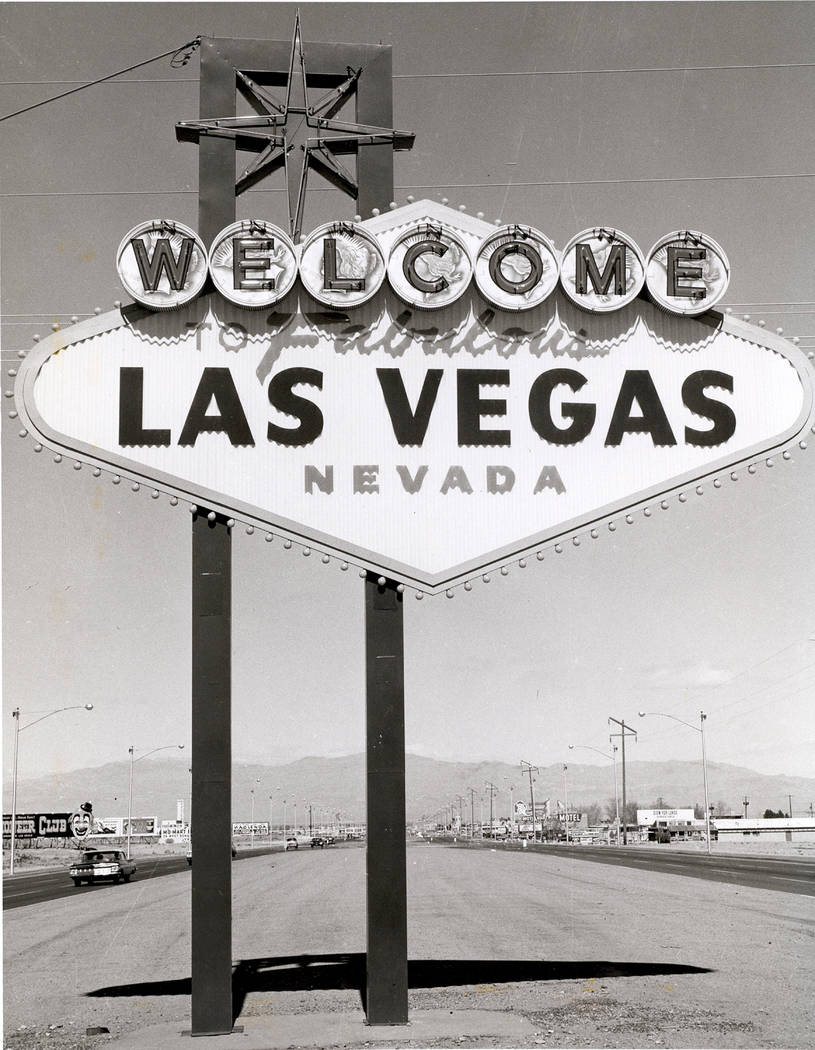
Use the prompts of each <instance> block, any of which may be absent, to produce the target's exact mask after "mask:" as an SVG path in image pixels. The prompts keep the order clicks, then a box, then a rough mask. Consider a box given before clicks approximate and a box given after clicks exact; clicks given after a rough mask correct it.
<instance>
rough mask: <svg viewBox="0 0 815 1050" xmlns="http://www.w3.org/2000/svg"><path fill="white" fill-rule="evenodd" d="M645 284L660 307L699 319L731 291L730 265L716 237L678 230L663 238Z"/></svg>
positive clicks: (652, 257)
mask: <svg viewBox="0 0 815 1050" xmlns="http://www.w3.org/2000/svg"><path fill="white" fill-rule="evenodd" d="M645 281H646V285H647V287H648V294H649V295H650V296H651V298H652V299H653V300H654V302H655V303H656V304H657V306H661V307H662V309H663V310H668V311H669V312H670V313H673V314H682V315H683V316H685V317H695V316H697V315H698V314H703V313H704V312H705V311H706V310H710V309H711V308H712V307H713V306H715V305H716V303H718V302H719V300H720V299H721V298H722V296H723V295H724V293H725V292H726V291H727V286H728V284H729V283H730V263H729V262H728V259H727V256H726V255H725V253H724V249H722V248H720V247H719V245H718V244H717V243H716V242H715V241H714V240H713V238H712V237H708V236H707V234H704V233H695V232H694V231H692V230H677V231H676V232H675V233H668V234H666V235H665V236H664V237H660V239H659V240H658V241H657V243H656V244H655V245H654V247H653V248H652V249H651V251H650V252H649V253H648V261H647V264H646V268H645ZM671 282H672V283H673V289H672V288H671ZM672 290H673V291H674V292H676V293H677V294H675V295H673V294H671V291H672ZM700 293H701V294H700Z"/></svg>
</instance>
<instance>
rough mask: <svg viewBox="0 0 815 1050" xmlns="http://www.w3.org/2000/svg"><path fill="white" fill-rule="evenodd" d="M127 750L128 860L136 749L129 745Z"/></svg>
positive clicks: (128, 857) (131, 826) (128, 856)
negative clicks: (128, 757) (128, 771)
mask: <svg viewBox="0 0 815 1050" xmlns="http://www.w3.org/2000/svg"><path fill="white" fill-rule="evenodd" d="M127 750H128V752H129V753H130V778H129V780H128V787H127V859H128V860H130V836H131V834H132V828H133V760H134V759H133V756H134V753H135V750H136V749H135V747H133V745H132V744H131V745H130V747H129V748H128V749H127Z"/></svg>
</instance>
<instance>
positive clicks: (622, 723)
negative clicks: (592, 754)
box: [609, 717, 637, 846]
mask: <svg viewBox="0 0 815 1050" xmlns="http://www.w3.org/2000/svg"><path fill="white" fill-rule="evenodd" d="M609 722H613V723H614V724H615V725H618V726H619V727H620V732H619V733H612V734H611V735H610V736H609V740H612V739H613V737H615V736H618V737H620V739H621V741H622V760H623V845H624V846H627V845H628V819H627V817H626V812H625V809H626V799H625V737H626V734H627V733H628V734H630V735H631V736H633V737H634V743H636V742H637V731H636V729H632V728H631V726H627V725H626V724H625V719H622V721H621V720H620V719H619V718H611V717H609Z"/></svg>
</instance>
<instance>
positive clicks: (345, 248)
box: [300, 222, 385, 307]
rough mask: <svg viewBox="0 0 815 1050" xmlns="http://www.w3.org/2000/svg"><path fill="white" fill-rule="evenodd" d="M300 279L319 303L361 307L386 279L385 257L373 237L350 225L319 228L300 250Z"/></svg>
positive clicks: (332, 223)
mask: <svg viewBox="0 0 815 1050" xmlns="http://www.w3.org/2000/svg"><path fill="white" fill-rule="evenodd" d="M300 280H301V281H302V282H303V287H304V288H305V289H306V291H307V292H308V293H309V294H310V295H312V296H313V297H314V298H315V299H316V300H317V302H318V303H323V304H324V305H325V306H342V307H348V306H359V305H360V304H361V303H365V302H367V301H368V300H369V299H370V298H372V297H373V296H374V295H376V293H377V291H379V288H380V286H381V284H382V282H383V281H384V280H385V256H384V255H383V254H382V249H381V248H380V247H379V245H378V244H377V242H376V241H375V240H374V238H373V237H372V236H371V235H370V234H369V233H368V231H367V230H365V229H363V227H362V226H358V225H356V224H355V223H351V222H329V223H326V224H325V225H324V226H318V227H317V229H316V230H314V232H313V233H311V234H310V235H309V236H308V237H307V238H306V242H305V244H304V245H303V247H302V248H301V250H300Z"/></svg>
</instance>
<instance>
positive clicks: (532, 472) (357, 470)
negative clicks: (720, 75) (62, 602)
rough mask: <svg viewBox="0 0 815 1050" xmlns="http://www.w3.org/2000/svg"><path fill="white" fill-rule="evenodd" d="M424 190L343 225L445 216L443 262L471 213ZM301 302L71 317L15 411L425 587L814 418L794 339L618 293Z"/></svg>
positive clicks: (29, 369)
mask: <svg viewBox="0 0 815 1050" xmlns="http://www.w3.org/2000/svg"><path fill="white" fill-rule="evenodd" d="M422 208H424V209H426V210H421V209H420V206H419V205H414V206H408V208H407V209H397V210H396V211H391V212H388V213H387V214H384V215H382V216H379V217H377V218H375V219H371V220H368V221H367V222H366V223H364V224H363V225H364V226H366V227H370V228H371V232H373V233H375V234H376V235H377V239H378V240H380V241H384V242H385V244H386V247H387V240H388V237H389V236H390V238H391V242H392V243H397V244H398V243H402V242H401V241H400V238H402V237H403V236H404V231H405V229H406V227H407V226H408V225H410V228H411V229H413V230H415V229H416V221H415V220H418V221H419V222H420V223H421V222H422V221H426V222H427V223H428V224H429V225H435V226H436V227H438V226H439V225H440V224H441V221H442V220H443V222H444V228H445V230H448V229H450V228H451V226H452V223H453V222H456V221H457V222H459V227H458V229H456V230H454V231H453V233H454V236H455V239H456V240H457V241H458V242H460V243H461V245H462V246H463V248H464V251H463V252H460V253H458V254H457V257H456V260H452V259H451V260H450V261H451V262H454V261H455V263H456V266H457V265H458V264H459V263H460V262H461V261H462V260H464V259H465V256H466V257H467V261H468V260H469V255H468V254H467V253H469V252H472V253H474V252H475V250H476V249H477V246H478V245H479V244H481V243H483V241H484V239H485V237H486V236H487V233H488V232H489V227H488V225H487V224H486V223H483V222H481V221H480V220H477V219H474V218H472V217H470V216H461V217H460V218H459V216H458V213H456V212H453V211H452V210H451V209H445V208H442V207H441V206H432V207H431V206H428V202H422ZM411 209H412V210H411ZM406 211H409V212H410V214H409V215H408V216H407V218H406V217H405V216H404V214H401V213H404V212H406ZM407 220H410V223H408V221H407ZM428 236H431V237H432V235H428ZM415 243H418V242H415ZM407 246H408V247H409V245H407ZM423 254H424V249H423V250H422V252H417V253H414V256H413V257H412V261H411V262H410V263H409V266H411V265H414V264H417V260H419V259H420V258H421V256H422V255H423ZM429 254H430V257H431V258H432V259H438V260H439V261H441V262H444V261H445V258H446V254H447V253H446V252H445V254H444V255H442V256H437V255H436V254H435V253H434V252H430V253H429ZM391 258H393V255H391ZM454 271H455V266H454V268H453V271H451V273H452V272H454ZM309 302H311V300H309ZM417 305H418V304H417ZM320 309H321V311H323V312H320V313H317V312H315V311H314V307H313V302H312V303H311V305H308V304H307V303H306V304H304V305H303V306H302V307H300V306H299V305H298V290H297V287H295V289H294V290H293V291H292V292H291V293H290V294H289V295H288V296H287V297H286V298H285V299H283V300H281V301H280V302H278V303H276V304H275V305H274V308H273V310H271V311H258V310H244V309H241V308H239V307H237V306H235V305H233V304H229V303H227V302H225V301H224V300H223V299H222V298H221V297H220V296H217V295H212V296H204V297H200V298H199V299H197V300H196V301H195V302H193V303H190V304H188V305H187V306H186V307H185V308H183V309H182V310H179V311H176V312H174V313H172V314H170V313H161V314H146V313H145V312H144V311H141V310H138V309H136V308H132V309H129V310H125V311H124V312H123V313H119V312H118V311H117V312H115V313H113V314H108V315H105V316H103V317H99V318H94V319H91V320H90V321H86V322H83V323H82V324H80V325H77V326H75V327H74V328H71V329H68V330H66V331H64V332H59V333H57V334H55V335H54V336H52V337H50V338H49V339H48V340H46V341H44V342H43V343H42V344H40V346H39V347H38V348H37V349H36V350H34V351H33V352H32V353H30V354H29V355H28V357H27V358H26V360H25V362H24V363H23V364H22V365H21V368H20V372H19V375H18V379H17V405H18V410H19V413H20V417H21V421H22V422H23V424H24V425H25V426H26V427H27V428H28V429H29V430H30V431H31V432H32V435H36V438H35V439H36V440H37V441H38V442H41V443H42V444H46V445H48V446H49V447H51V448H53V449H55V450H57V451H59V452H62V453H65V452H68V453H69V454H71V455H72V456H73V458H74V459H75V460H76V461H77V462H79V463H81V462H83V461H84V462H88V463H91V464H97V465H98V466H99V467H100V468H102V469H105V470H108V471H110V472H111V473H113V474H115V475H119V476H123V477H126V478H128V479H130V480H132V481H133V482H136V483H139V484H147V485H149V486H150V487H151V488H152V489H153V490H154V492H155V493H156V495H157V496H159V495H160V494H161V493H167V494H169V495H171V496H172V497H174V498H181V499H184V500H186V501H188V502H189V503H191V504H198V505H203V506H205V507H207V508H208V509H210V508H211V509H214V510H216V511H221V512H223V513H225V514H227V516H232V517H234V518H235V519H237V520H239V521H243V522H244V523H246V524H247V525H249V526H253V527H259V528H264V529H266V530H267V531H268V532H269V533H274V534H276V535H279V536H282V537H283V538H286V539H291V540H294V541H295V542H298V543H300V544H303V545H306V546H309V547H313V548H315V549H316V550H318V551H321V552H324V553H325V554H327V555H329V556H332V557H338V558H343V559H345V558H347V559H350V560H351V561H353V562H354V563H355V564H357V565H359V566H360V567H364V568H367V569H373V570H375V571H378V572H381V573H382V574H383V575H386V576H388V577H390V578H393V579H395V580H397V581H400V582H404V583H406V584H408V585H410V586H413V587H416V588H417V589H418V590H421V591H426V592H434V591H437V590H440V589H444V588H449V587H452V586H453V585H456V584H459V583H463V582H465V581H467V580H468V579H470V578H472V577H474V576H476V575H479V574H482V573H486V572H488V571H489V570H490V569H494V568H499V567H502V566H504V565H505V564H507V563H509V562H511V561H513V560H514V561H516V562H517V560H518V559H524V558H526V557H529V556H533V557H534V556H535V554H538V555H539V556H542V553H543V548H544V545H546V544H554V543H557V542H560V541H562V540H563V539H564V538H568V537H575V538H576V539H577V538H578V534H586V535H588V534H589V533H591V534H592V535H596V534H597V530H598V528H599V527H600V526H603V525H604V524H605V523H606V522H607V521H608V520H609V518H613V516H614V515H619V514H621V513H625V512H626V511H629V510H631V509H633V508H634V507H636V506H639V507H640V508H642V509H644V510H645V511H646V513H650V512H651V509H652V508H654V507H658V506H659V502H658V501H659V499H660V498H664V497H665V495H666V494H669V493H671V492H673V493H676V492H677V491H679V493H680V496H679V498H680V499H683V498H684V495H683V494H682V490H683V489H687V486H688V485H690V484H691V483H693V484H697V483H698V482H699V481H700V480H702V479H709V480H710V481H713V480H714V479H715V480H716V481H717V482H718V481H719V478H718V476H719V475H722V472H723V471H729V470H731V469H733V468H734V466H736V465H738V464H744V465H745V466H746V465H747V464H748V463H751V462H752V461H753V460H755V459H756V458H757V457H758V456H761V455H766V454H768V452H769V451H770V450H772V449H782V448H784V447H786V446H787V445H789V444H790V443H791V442H793V441H796V440H798V439H799V437H800V436H801V434H802V431H804V430H805V429H806V428H807V427H808V426H810V425H811V423H812V419H811V416H812V401H813V399H812V387H811V382H810V369H809V366H808V364H807V362H806V360H805V359H804V357H803V355H802V354H800V353H799V352H798V351H797V349H796V348H795V347H793V346H792V344H790V343H788V342H787V341H786V340H783V339H781V338H780V337H778V336H774V335H771V334H769V333H766V332H764V331H763V330H761V329H759V328H755V327H753V326H750V325H747V324H743V323H741V322H736V321H732V320H730V319H727V318H721V317H719V315H715V314H709V315H707V317H705V318H704V319H702V320H698V319H695V318H687V317H677V316H668V315H667V314H666V313H665V312H664V311H662V310H660V309H659V308H657V307H655V306H653V305H652V304H650V303H648V302H646V301H645V300H644V299H638V300H637V301H636V302H634V303H631V304H629V305H628V306H626V307H624V308H623V309H621V310H618V311H617V312H615V313H613V314H601V315H597V314H593V313H587V312H584V311H582V310H580V309H578V308H577V307H576V306H575V305H574V304H573V303H571V302H569V301H568V299H567V298H566V297H565V296H564V295H563V293H562V292H561V291H556V292H554V293H552V294H551V295H550V296H549V298H548V299H547V300H546V301H545V302H543V303H541V304H540V305H538V306H536V307H534V308H533V309H530V310H528V311H524V312H523V313H520V312H517V311H512V312H510V311H506V312H502V311H500V310H499V309H498V308H497V307H490V308H489V309H486V308H485V304H484V300H483V299H482V298H481V296H480V294H479V292H478V290H477V288H475V287H474V286H473V287H470V288H469V289H468V290H467V291H466V293H465V294H463V295H462V296H461V297H460V298H459V299H458V300H457V301H454V302H452V303H450V304H449V305H448V306H446V307H444V308H436V309H434V310H433V311H432V312H430V311H428V310H427V309H416V310H414V309H411V308H410V307H407V306H406V305H405V303H404V302H402V301H400V300H399V299H398V298H397V297H396V296H395V295H393V294H392V292H390V291H389V290H388V287H387V285H383V287H382V288H381V289H380V291H379V292H378V293H377V295H376V296H375V297H374V298H373V299H371V300H370V301H369V302H367V303H365V304H363V305H361V306H359V307H357V308H356V309H355V310H350V309H349V310H347V312H346V311H343V310H339V309H337V310H334V311H331V310H326V309H325V308H324V307H321V308H320ZM57 351H59V352H57ZM35 447H36V446H35ZM724 476H726V475H724ZM691 491H692V490H691ZM655 501H656V502H655Z"/></svg>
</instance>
